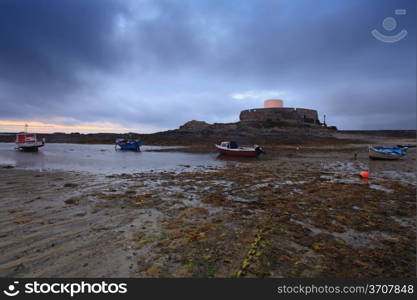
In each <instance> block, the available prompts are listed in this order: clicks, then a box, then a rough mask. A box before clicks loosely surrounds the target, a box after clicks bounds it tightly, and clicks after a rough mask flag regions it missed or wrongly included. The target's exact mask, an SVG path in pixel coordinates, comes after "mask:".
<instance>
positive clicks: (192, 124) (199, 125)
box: [179, 120, 210, 131]
mask: <svg viewBox="0 0 417 300" xmlns="http://www.w3.org/2000/svg"><path fill="white" fill-rule="evenodd" d="M209 126H210V124H208V123H206V122H204V121H196V120H192V121H188V122H187V123H185V124H184V125H181V126H180V128H179V130H191V131H198V130H203V129H207V128H209Z"/></svg>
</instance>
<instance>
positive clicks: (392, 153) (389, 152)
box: [369, 146, 407, 160]
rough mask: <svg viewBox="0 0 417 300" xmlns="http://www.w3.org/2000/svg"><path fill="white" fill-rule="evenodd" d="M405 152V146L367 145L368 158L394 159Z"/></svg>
mask: <svg viewBox="0 0 417 300" xmlns="http://www.w3.org/2000/svg"><path fill="white" fill-rule="evenodd" d="M406 154H407V147H405V148H399V147H383V146H369V158H371V159H389V160H395V159H400V158H401V157H403V156H405V155H406Z"/></svg>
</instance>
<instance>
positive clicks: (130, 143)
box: [115, 139, 144, 151]
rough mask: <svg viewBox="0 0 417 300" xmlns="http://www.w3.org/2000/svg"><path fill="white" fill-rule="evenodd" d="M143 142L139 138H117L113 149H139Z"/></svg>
mask: <svg viewBox="0 0 417 300" xmlns="http://www.w3.org/2000/svg"><path fill="white" fill-rule="evenodd" d="M143 144H144V143H143V141H140V140H128V139H117V140H116V145H115V149H116V150H133V151H140V146H143Z"/></svg>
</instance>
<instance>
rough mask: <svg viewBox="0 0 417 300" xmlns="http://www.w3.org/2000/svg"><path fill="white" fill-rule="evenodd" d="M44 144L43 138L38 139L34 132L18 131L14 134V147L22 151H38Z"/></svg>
mask: <svg viewBox="0 0 417 300" xmlns="http://www.w3.org/2000/svg"><path fill="white" fill-rule="evenodd" d="M43 146H45V138H43V139H39V138H38V137H37V136H36V133H27V132H20V133H18V134H16V149H18V150H22V151H35V152H36V151H38V149H39V148H40V147H43Z"/></svg>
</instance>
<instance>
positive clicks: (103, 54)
mask: <svg viewBox="0 0 417 300" xmlns="http://www.w3.org/2000/svg"><path fill="white" fill-rule="evenodd" d="M396 9H405V10H406V11H403V13H402V14H399V15H397V14H395V10H396ZM404 12H405V14H404ZM387 17H391V18H390V19H386V18H387ZM384 20H385V21H384ZM393 20H394V21H393ZM374 29H376V30H378V31H379V32H380V33H381V34H384V35H386V36H396V35H399V34H401V31H402V30H406V31H407V33H408V34H407V35H406V36H405V37H404V38H403V39H402V40H400V41H398V42H395V43H386V42H382V41H380V40H378V39H376V38H375V37H374V36H373V35H372V34H371V31H372V30H374ZM268 98H281V99H284V101H285V105H286V106H290V107H304V108H312V109H317V110H318V111H319V115H320V118H321V119H323V114H326V121H327V122H328V123H329V124H331V125H336V126H337V127H338V128H339V129H415V128H416V1H415V0H385V1H384V0H349V1H348V0H314V1H313V0H247V1H242V0H240V1H237V0H177V1H174V0H163V1H159V0H131V1H129V0H123V1H122V0H88V1H86V0H60V1H55V0H36V1H34V0H0V131H20V130H22V126H21V124H24V123H28V124H29V125H30V126H31V127H32V130H34V131H51V132H55V131H65V132H73V131H80V132H99V131H103V132H106V131H107V132H108V131H110V132H124V131H136V132H155V131H160V130H165V129H173V128H177V127H178V126H179V125H181V124H182V123H184V122H186V121H189V120H193V119H195V120H203V121H207V122H210V123H213V122H235V121H238V118H239V112H240V110H242V109H247V108H255V107H262V103H263V100H265V99H268Z"/></svg>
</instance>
